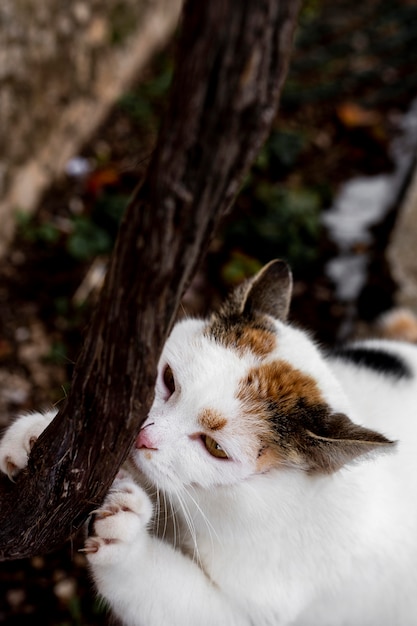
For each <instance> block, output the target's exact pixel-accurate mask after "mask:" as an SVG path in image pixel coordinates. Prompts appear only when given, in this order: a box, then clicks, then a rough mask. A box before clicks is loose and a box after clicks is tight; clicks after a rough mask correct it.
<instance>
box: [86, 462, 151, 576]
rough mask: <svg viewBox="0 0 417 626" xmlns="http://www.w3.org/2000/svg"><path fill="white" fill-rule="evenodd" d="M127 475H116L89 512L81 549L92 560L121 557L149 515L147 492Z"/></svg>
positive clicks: (142, 529)
mask: <svg viewBox="0 0 417 626" xmlns="http://www.w3.org/2000/svg"><path fill="white" fill-rule="evenodd" d="M127 476H128V475H125V474H124V475H123V478H119V477H118V478H116V480H115V481H114V483H113V485H112V488H111V489H110V491H109V493H108V495H107V497H106V498H105V500H104V502H103V505H102V506H101V507H99V508H98V509H96V510H95V511H93V512H92V516H93V518H92V523H91V524H90V526H89V528H91V533H90V535H89V536H88V537H87V539H86V541H85V544H84V548H82V549H81V552H84V553H85V554H86V555H87V557H88V558H89V560H90V562H91V563H92V564H94V563H97V562H103V561H110V560H114V559H117V558H122V555H123V553H124V552H125V548H126V547H130V546H131V545H132V543H133V542H135V541H136V540H137V538H138V536H139V535H140V534H141V533H142V532H143V531H144V529H145V528H146V526H147V524H148V522H149V521H150V519H151V517H152V504H151V501H150V499H149V497H148V495H147V494H146V493H145V492H144V491H143V489H142V488H141V487H139V486H138V485H137V484H136V483H135V482H134V481H133V479H132V478H131V477H130V476H129V477H127Z"/></svg>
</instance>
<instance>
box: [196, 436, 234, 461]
mask: <svg viewBox="0 0 417 626" xmlns="http://www.w3.org/2000/svg"><path fill="white" fill-rule="evenodd" d="M201 440H202V442H203V443H204V445H205V447H206V450H207V452H209V453H210V454H211V456H215V457H216V458H218V459H228V458H229V457H228V455H227V453H226V452H225V451H224V450H223V448H222V447H221V446H220V445H219V444H218V443H217V441H215V440H214V439H213V438H212V437H210V436H209V435H201Z"/></svg>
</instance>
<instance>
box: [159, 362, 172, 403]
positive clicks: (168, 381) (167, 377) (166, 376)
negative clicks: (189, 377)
mask: <svg viewBox="0 0 417 626" xmlns="http://www.w3.org/2000/svg"><path fill="white" fill-rule="evenodd" d="M162 377H163V381H164V385H165V387H166V389H167V391H168V393H169V396H168V397H169V398H170V397H171V396H172V394H173V393H174V391H175V378H174V374H173V372H172V369H171V367H170V366H169V365H165V368H164V373H163V375H162Z"/></svg>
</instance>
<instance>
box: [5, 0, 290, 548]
mask: <svg viewBox="0 0 417 626" xmlns="http://www.w3.org/2000/svg"><path fill="white" fill-rule="evenodd" d="M297 10H298V3H297V2H296V0H210V2H201V0H188V1H187V2H186V5H185V7H184V13H183V22H182V35H181V38H180V43H179V54H178V59H177V66H176V68H177V69H176V73H175V76H174V82H173V87H172V92H171V99H170V108H169V111H168V114H167V116H166V119H165V122H164V125H163V127H162V130H161V132H160V135H159V140H158V144H157V147H156V150H155V153H154V157H153V159H152V161H151V163H150V166H149V169H148V172H147V175H146V179H145V181H144V183H143V185H142V186H141V187H140V189H139V190H138V192H137V194H136V196H135V198H134V199H133V200H132V202H131V203H130V205H129V206H128V207H127V210H126V215H125V217H124V219H123V222H122V224H121V227H120V232H119V235H118V239H117V242H116V245H115V249H114V252H113V255H112V258H111V262H110V267H109V270H108V274H107V278H106V282H105V285H104V288H103V291H102V293H101V297H100V301H99V303H98V306H97V309H96V312H95V315H94V316H93V319H92V322H91V325H90V328H89V331H88V333H87V337H86V340H85V343H84V346H83V349H82V352H81V355H80V357H79V359H78V362H77V364H76V367H75V373H74V377H73V381H72V390H71V393H70V395H69V398H68V401H67V403H66V406H65V407H64V408H63V409H62V410H61V411H60V413H59V415H58V416H57V418H56V419H55V420H54V421H53V422H52V424H51V425H50V426H49V427H48V429H47V430H46V431H45V432H44V433H43V434H42V436H41V437H40V438H39V440H38V442H37V444H36V445H35V446H34V449H33V451H32V454H31V457H30V461H29V465H28V469H27V470H26V471H24V472H22V473H21V474H20V475H19V476H18V478H17V480H16V483H15V484H13V483H10V482H8V481H6V480H5V479H3V480H2V481H1V485H0V487H1V511H0V528H1V533H0V536H1V540H0V542H1V545H0V559H13V558H18V557H27V556H32V555H34V554H39V553H42V552H46V551H49V550H52V549H54V548H56V547H57V546H59V545H61V544H62V543H63V542H64V541H65V540H66V539H67V538H68V537H69V536H70V535H71V534H72V533H73V532H74V531H75V530H76V529H77V528H79V527H80V525H81V524H82V523H83V522H84V520H85V518H86V516H87V515H88V512H89V511H90V510H91V509H92V508H93V507H95V506H96V505H97V504H98V503H100V502H101V501H102V499H103V497H104V495H105V493H106V491H107V489H108V487H109V485H110V483H111V482H112V480H113V478H114V476H115V474H116V473H117V470H118V468H119V467H120V465H121V463H122V462H123V461H124V459H125V458H126V456H127V454H128V451H129V449H130V448H131V446H132V443H133V441H134V437H135V435H136V434H137V432H138V430H139V427H140V424H141V423H142V421H143V420H144V419H145V417H146V415H147V412H148V410H149V407H150V405H151V403H152V399H153V387H154V381H155V374H156V365H157V361H158V358H159V354H160V351H161V349H162V346H163V344H164V341H165V339H166V336H167V333H168V331H169V329H170V327H171V324H172V322H173V319H174V316H175V314H176V311H177V307H178V305H179V302H180V299H181V296H182V295H183V292H184V289H185V287H186V285H187V284H188V283H189V281H190V279H191V277H192V275H193V273H194V271H195V269H196V267H197V265H198V263H199V261H200V260H201V258H202V256H203V254H204V253H205V251H206V248H207V245H208V243H209V241H210V239H211V236H212V235H213V233H214V232H215V230H216V228H217V226H218V224H219V222H220V220H221V219H222V218H223V216H224V215H225V213H226V212H227V211H228V209H229V207H230V206H231V203H232V201H233V199H234V198H235V196H236V194H237V192H238V190H239V187H240V185H241V182H242V179H243V176H244V175H245V174H246V172H247V171H248V168H249V166H250V164H251V163H252V161H253V159H254V158H255V156H256V154H257V152H258V150H259V148H260V146H261V144H262V142H263V141H264V140H265V137H266V134H267V132H268V131H269V129H270V126H271V124H272V121H273V119H274V116H275V114H276V110H277V105H278V98H279V93H280V89H281V86H282V83H283V81H284V78H285V75H286V69H287V64H288V59H289V56H290V52H291V45H292V34H293V30H294V25H295V22H296V15H297Z"/></svg>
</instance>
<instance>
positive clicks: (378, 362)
mask: <svg viewBox="0 0 417 626" xmlns="http://www.w3.org/2000/svg"><path fill="white" fill-rule="evenodd" d="M329 356H330V357H332V358H340V359H343V360H345V361H350V362H351V363H355V365H358V366H359V367H366V368H368V369H371V370H374V371H375V372H378V373H379V374H385V375H386V376H391V377H393V378H397V379H400V378H412V372H411V370H410V368H409V367H408V365H407V363H405V361H404V360H403V359H402V358H401V357H400V356H397V355H396V354H392V353H391V352H387V351H385V350H383V349H382V348H377V347H375V348H369V347H365V346H345V347H341V348H336V349H334V350H332V351H331V352H329Z"/></svg>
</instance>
